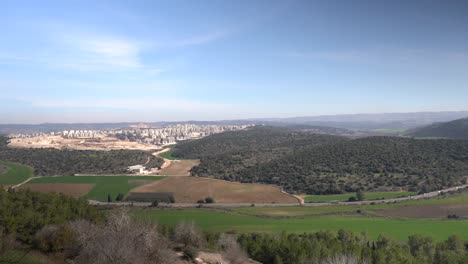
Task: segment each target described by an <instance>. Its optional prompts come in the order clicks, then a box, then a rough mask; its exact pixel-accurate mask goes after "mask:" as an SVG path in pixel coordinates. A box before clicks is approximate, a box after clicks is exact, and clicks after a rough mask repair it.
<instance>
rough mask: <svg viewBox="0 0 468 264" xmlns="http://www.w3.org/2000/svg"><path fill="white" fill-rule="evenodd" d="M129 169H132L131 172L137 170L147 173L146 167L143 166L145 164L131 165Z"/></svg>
mask: <svg viewBox="0 0 468 264" xmlns="http://www.w3.org/2000/svg"><path fill="white" fill-rule="evenodd" d="M128 170H129V171H131V172H137V173H140V174H144V173H146V167H145V166H143V165H133V166H129V167H128Z"/></svg>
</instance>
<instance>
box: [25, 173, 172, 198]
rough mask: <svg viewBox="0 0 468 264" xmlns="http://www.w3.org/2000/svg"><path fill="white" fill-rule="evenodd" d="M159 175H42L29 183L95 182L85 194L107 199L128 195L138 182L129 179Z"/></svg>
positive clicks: (141, 178) (89, 196)
mask: <svg viewBox="0 0 468 264" xmlns="http://www.w3.org/2000/svg"><path fill="white" fill-rule="evenodd" d="M163 178H164V177H159V176H62V177H41V178H37V179H33V180H31V181H30V182H29V183H91V184H95V186H94V187H93V189H91V191H90V192H89V193H88V194H87V195H86V196H85V197H86V198H88V199H93V200H98V201H107V195H108V194H110V195H111V197H112V198H113V199H115V197H116V196H117V195H118V194H119V193H122V194H124V195H126V194H127V193H128V192H129V191H130V190H131V189H133V188H135V187H137V186H138V184H129V183H128V181H129V180H153V181H157V180H161V179H163Z"/></svg>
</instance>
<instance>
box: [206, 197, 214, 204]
mask: <svg viewBox="0 0 468 264" xmlns="http://www.w3.org/2000/svg"><path fill="white" fill-rule="evenodd" d="M214 202H215V200H214V199H213V197H206V198H205V203H207V204H208V203H214Z"/></svg>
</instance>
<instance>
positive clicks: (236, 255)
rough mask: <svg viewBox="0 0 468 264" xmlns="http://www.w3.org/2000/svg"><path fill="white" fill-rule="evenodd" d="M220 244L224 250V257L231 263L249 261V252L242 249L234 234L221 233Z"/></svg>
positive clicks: (239, 263)
mask: <svg viewBox="0 0 468 264" xmlns="http://www.w3.org/2000/svg"><path fill="white" fill-rule="evenodd" d="M218 246H219V247H220V248H221V250H222V255H223V258H224V259H226V261H228V262H229V263H230V264H242V263H248V261H249V258H248V257H247V253H246V252H245V251H244V250H242V248H241V246H240V245H239V243H237V240H236V237H235V236H234V235H227V234H224V233H223V234H221V235H220V237H219V239H218Z"/></svg>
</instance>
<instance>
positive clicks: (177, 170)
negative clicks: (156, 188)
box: [159, 160, 200, 176]
mask: <svg viewBox="0 0 468 264" xmlns="http://www.w3.org/2000/svg"><path fill="white" fill-rule="evenodd" d="M198 164H200V161H199V160H172V161H171V164H170V165H169V166H168V167H166V168H163V169H162V170H161V171H160V172H159V174H160V175H166V176H190V170H191V169H192V168H193V166H197V165H198Z"/></svg>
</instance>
